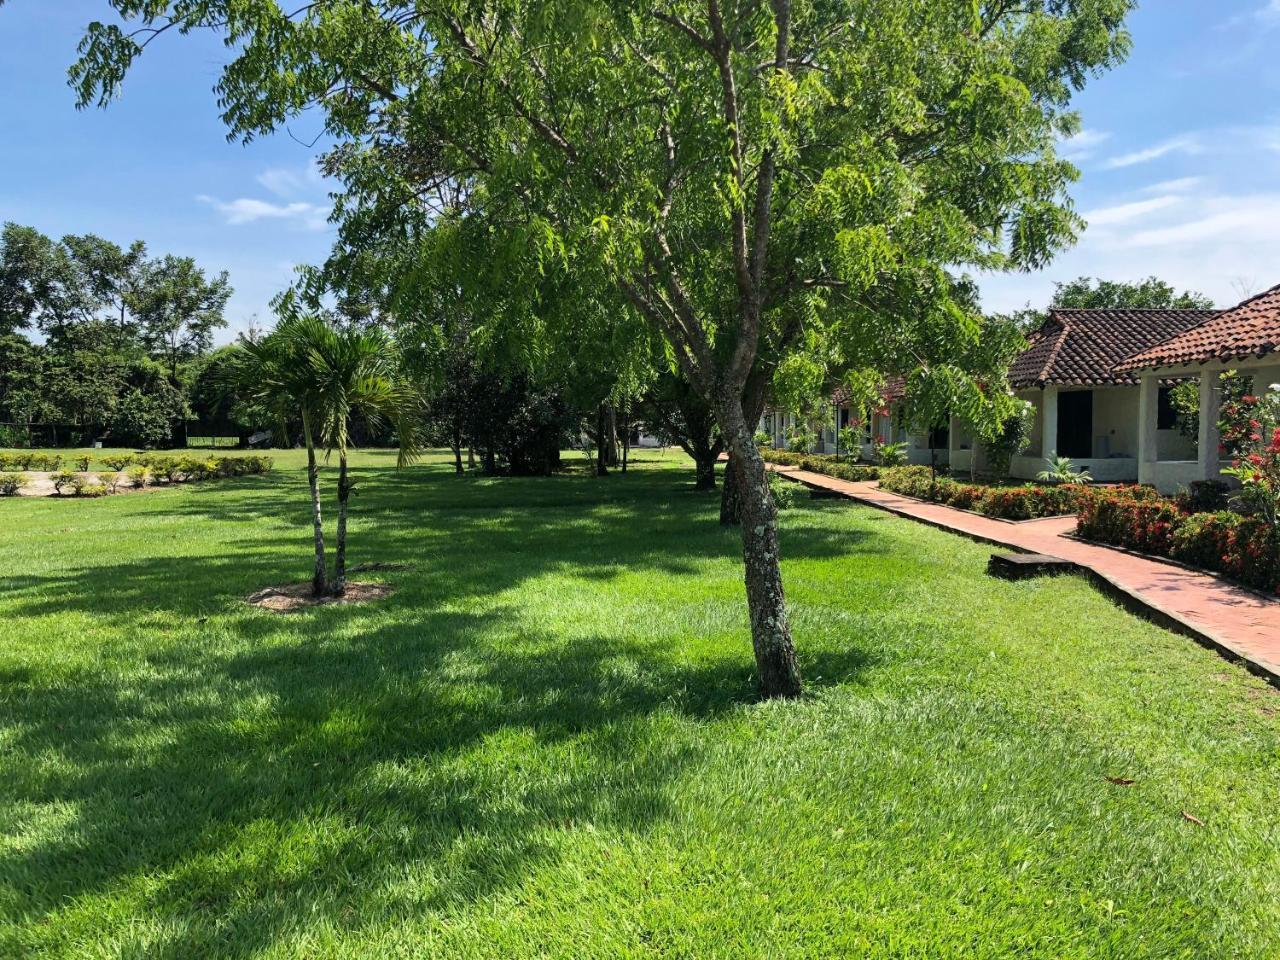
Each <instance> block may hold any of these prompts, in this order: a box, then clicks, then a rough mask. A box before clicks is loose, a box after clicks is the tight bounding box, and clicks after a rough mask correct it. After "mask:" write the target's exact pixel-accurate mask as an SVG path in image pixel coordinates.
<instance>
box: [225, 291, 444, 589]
mask: <svg viewBox="0 0 1280 960" xmlns="http://www.w3.org/2000/svg"><path fill="white" fill-rule="evenodd" d="M235 377H236V380H237V382H238V384H239V385H240V388H241V389H242V390H243V391H244V394H245V396H246V397H247V398H248V400H249V401H250V403H252V404H253V405H254V406H255V407H256V408H258V409H259V410H261V411H263V412H265V413H268V414H270V415H272V416H274V417H275V418H277V419H278V420H279V421H280V422H281V423H282V424H284V423H287V422H288V420H289V419H290V418H291V417H293V416H299V417H300V418H301V420H302V436H303V441H304V443H305V444H306V448H307V481H308V484H309V486H310V490H311V515H312V526H313V532H314V537H315V570H314V573H313V575H312V579H311V590H312V594H313V595H314V596H317V597H319V596H325V595H326V594H327V595H331V596H335V597H341V596H343V595H344V594H345V592H346V560H347V505H348V502H349V499H350V496H351V488H352V486H353V483H352V481H351V479H350V475H349V473H348V469H347V455H348V452H349V450H350V448H351V444H350V422H351V417H352V415H353V414H359V415H361V416H363V417H364V419H365V420H366V422H368V423H370V424H372V425H378V424H380V423H384V422H390V423H391V424H392V425H393V426H394V427H395V429H396V433H397V435H398V437H399V440H400V452H399V458H398V463H399V465H400V466H403V465H405V464H406V463H408V462H410V461H411V460H413V459H414V458H416V456H417V455H418V452H419V450H418V441H417V432H416V425H417V420H416V415H417V413H418V411H419V408H420V405H421V401H420V398H419V396H418V394H417V392H416V391H415V390H413V388H412V387H411V385H410V384H409V382H408V381H407V380H406V379H405V378H404V377H403V376H402V374H401V372H400V366H399V353H398V350H397V349H396V344H395V342H394V340H392V338H391V337H390V336H388V335H387V334H386V333H384V332H383V331H381V330H355V329H339V328H335V327H334V326H333V325H332V324H330V323H328V322H327V321H326V320H325V319H324V318H322V317H320V316H316V315H303V316H296V317H290V318H287V319H285V320H283V321H281V323H280V324H279V325H278V326H277V327H276V329H275V330H274V331H273V332H272V333H271V334H269V335H268V336H267V337H265V338H263V339H262V340H261V341H258V342H256V343H245V344H244V345H243V353H242V355H241V358H240V361H239V362H238V363H237V364H236V374H235ZM321 444H322V445H324V446H325V447H326V456H328V455H329V454H331V453H332V452H333V451H335V450H336V451H337V453H338V525H337V543H336V549H335V559H334V575H333V578H332V580H330V579H329V578H328V568H327V563H326V559H325V545H324V526H323V524H322V518H321V509H320V464H319V460H318V457H317V455H316V450H317V446H318V445H321Z"/></svg>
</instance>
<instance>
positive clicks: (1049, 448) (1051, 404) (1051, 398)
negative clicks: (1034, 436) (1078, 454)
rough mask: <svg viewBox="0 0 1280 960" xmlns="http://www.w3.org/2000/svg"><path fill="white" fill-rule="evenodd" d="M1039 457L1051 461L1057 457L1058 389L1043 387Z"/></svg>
mask: <svg viewBox="0 0 1280 960" xmlns="http://www.w3.org/2000/svg"><path fill="white" fill-rule="evenodd" d="M1040 413H1041V416H1042V418H1043V419H1042V420H1041V425H1040V456H1042V457H1043V458H1044V459H1046V460H1052V459H1053V458H1054V457H1056V456H1057V455H1058V388H1057V387H1045V388H1044V396H1043V397H1042V398H1041V411H1040Z"/></svg>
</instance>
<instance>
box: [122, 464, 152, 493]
mask: <svg viewBox="0 0 1280 960" xmlns="http://www.w3.org/2000/svg"><path fill="white" fill-rule="evenodd" d="M124 474H125V477H126V478H127V479H128V481H129V486H131V487H136V488H138V489H139V490H141V489H142V488H143V487H146V486H148V485H150V483H151V480H152V474H151V468H150V467H148V466H146V465H144V464H141V463H139V464H135V465H134V466H132V467H130V468H129V469H128V470H126V471H125V472H124Z"/></svg>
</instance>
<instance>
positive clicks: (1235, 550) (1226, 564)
mask: <svg viewBox="0 0 1280 960" xmlns="http://www.w3.org/2000/svg"><path fill="white" fill-rule="evenodd" d="M1169 555H1170V556H1171V557H1173V559H1175V560H1180V561H1182V562H1183V563H1189V564H1193V565H1194V566H1198V567H1206V568H1208V569H1210V570H1217V571H1220V572H1222V573H1225V574H1226V575H1227V576H1229V577H1233V578H1234V579H1236V580H1239V581H1240V582H1241V583H1244V584H1247V585H1249V586H1251V587H1258V588H1260V589H1263V590H1268V591H1274V592H1276V593H1280V537H1278V536H1277V534H1276V531H1275V528H1274V527H1273V526H1272V525H1271V524H1269V523H1267V522H1266V521H1265V520H1261V519H1259V518H1257V517H1242V516H1241V515H1240V514H1238V513H1232V512H1230V511H1228V510H1220V511H1218V512H1216V513H1197V514H1192V515H1191V516H1189V517H1184V518H1183V519H1182V521H1181V523H1179V524H1178V527H1177V529H1176V530H1175V531H1174V534H1173V539H1172V543H1171V545H1170V552H1169Z"/></svg>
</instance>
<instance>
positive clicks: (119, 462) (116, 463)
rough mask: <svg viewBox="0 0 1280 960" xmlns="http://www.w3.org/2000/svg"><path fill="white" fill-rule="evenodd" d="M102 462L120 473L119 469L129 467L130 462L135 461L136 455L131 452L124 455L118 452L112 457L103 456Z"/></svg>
mask: <svg viewBox="0 0 1280 960" xmlns="http://www.w3.org/2000/svg"><path fill="white" fill-rule="evenodd" d="M102 462H103V464H105V465H106V466H107V467H108V468H109V469H111V470H115V471H116V472H117V473H118V472H119V471H121V470H123V469H124V468H125V467H127V466H128V465H129V464H131V463H133V462H134V456H133V454H131V453H126V454H124V455H123V456H122V455H120V454H116V455H115V456H111V457H103V458H102Z"/></svg>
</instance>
